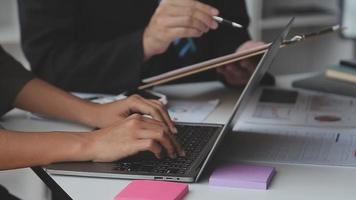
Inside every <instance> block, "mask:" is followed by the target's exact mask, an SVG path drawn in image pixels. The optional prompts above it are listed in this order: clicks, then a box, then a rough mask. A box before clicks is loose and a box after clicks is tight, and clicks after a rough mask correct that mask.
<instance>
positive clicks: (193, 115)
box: [168, 99, 219, 123]
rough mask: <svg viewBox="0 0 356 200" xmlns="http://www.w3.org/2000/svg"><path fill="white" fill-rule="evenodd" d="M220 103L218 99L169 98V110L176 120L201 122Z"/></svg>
mask: <svg viewBox="0 0 356 200" xmlns="http://www.w3.org/2000/svg"><path fill="white" fill-rule="evenodd" d="M218 104H219V100H217V99H215V100H210V101H186V100H169V101H168V112H169V115H170V116H171V118H172V119H173V120H174V121H178V122H192V123H200V122H203V121H204V120H205V119H206V118H207V117H208V116H209V114H210V113H211V112H212V111H213V110H214V109H215V108H216V106H217V105H218Z"/></svg>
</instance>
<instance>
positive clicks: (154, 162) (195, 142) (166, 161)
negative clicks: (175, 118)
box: [114, 125, 219, 175]
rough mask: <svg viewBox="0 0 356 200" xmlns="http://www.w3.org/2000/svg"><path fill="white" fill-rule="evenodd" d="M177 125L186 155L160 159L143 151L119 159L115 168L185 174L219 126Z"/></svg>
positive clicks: (177, 136) (178, 137) (127, 170)
mask: <svg viewBox="0 0 356 200" xmlns="http://www.w3.org/2000/svg"><path fill="white" fill-rule="evenodd" d="M176 127H177V129H178V134H177V135H176V138H177V140H178V141H179V143H180V144H181V145H182V147H183V148H184V150H185V152H186V156H185V157H179V156H178V157H177V158H176V159H171V158H169V157H167V156H165V158H163V159H160V160H159V159H157V158H156V157H155V156H154V155H153V154H152V153H150V152H143V153H139V154H138V155H135V156H132V157H129V158H126V159H123V160H121V161H118V162H117V163H116V164H117V166H116V167H115V168H114V169H115V170H119V171H124V172H125V171H126V172H145V173H160V174H179V175H183V174H185V173H186V171H187V170H188V169H190V167H191V165H192V163H193V162H194V161H195V160H196V159H197V158H198V156H199V155H200V154H201V153H202V150H203V149H204V147H205V145H206V144H207V143H208V142H209V140H210V138H211V137H212V136H213V135H214V133H215V132H216V131H217V129H219V127H203V126H188V125H177V126H176Z"/></svg>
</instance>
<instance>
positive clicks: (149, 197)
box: [114, 180, 188, 200]
mask: <svg viewBox="0 0 356 200" xmlns="http://www.w3.org/2000/svg"><path fill="white" fill-rule="evenodd" d="M187 192H188V185H187V184H183V183H174V182H164V181H149V180H136V181H132V182H131V183H130V184H128V185H127V186H126V187H125V188H124V189H123V190H122V191H121V192H120V193H119V194H117V195H116V197H115V198H114V199H115V200H180V199H182V198H183V197H184V195H185V194H186V193H187Z"/></svg>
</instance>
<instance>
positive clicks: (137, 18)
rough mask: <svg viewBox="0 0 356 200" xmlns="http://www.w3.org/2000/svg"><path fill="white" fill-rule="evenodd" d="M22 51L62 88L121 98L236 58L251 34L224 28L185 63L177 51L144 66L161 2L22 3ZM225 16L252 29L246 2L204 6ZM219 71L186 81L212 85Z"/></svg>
mask: <svg viewBox="0 0 356 200" xmlns="http://www.w3.org/2000/svg"><path fill="white" fill-rule="evenodd" d="M18 2H19V11H20V23H21V32H22V45H23V50H24V52H25V55H26V57H27V58H28V60H29V62H30V64H31V66H32V70H33V72H34V73H35V74H36V75H38V76H39V77H41V78H42V79H44V80H47V81H49V82H51V83H53V84H55V85H57V86H59V87H61V88H64V89H66V90H71V91H81V92H101V93H118V92H121V91H123V90H126V89H132V88H134V87H137V86H138V85H139V84H140V80H141V79H142V78H144V77H148V76H152V75H156V74H160V73H162V72H166V71H169V70H172V69H176V68H179V67H182V66H186V65H190V64H193V63H197V62H200V61H203V60H206V59H209V58H213V57H217V56H221V55H224V54H227V53H231V52H233V51H235V50H236V49H237V47H238V46H239V45H241V44H242V43H243V42H245V41H247V40H249V39H250V37H249V34H248V32H247V30H244V29H242V30H237V29H233V28H231V27H226V26H220V28H219V29H218V30H216V31H211V32H209V33H208V34H205V35H204V36H203V37H201V38H198V39H194V40H195V43H196V44H197V52H196V53H195V54H191V55H189V56H188V57H187V58H185V59H181V58H179V57H178V56H177V54H178V53H177V51H178V50H177V47H175V46H174V45H171V46H170V47H169V49H168V51H167V52H166V53H164V54H162V55H158V56H155V57H153V58H152V59H150V60H149V61H148V62H143V47H142V37H143V31H144V28H145V27H146V26H147V24H148V22H149V20H150V18H151V16H152V14H153V12H154V11H155V9H156V7H157V5H158V3H157V2H158V0H105V1H97V0H18ZM203 2H205V3H208V4H210V5H213V6H215V7H216V8H218V9H219V10H220V13H221V16H222V17H224V18H226V19H231V20H233V21H236V22H239V23H241V24H242V25H243V26H244V27H248V23H249V19H248V15H247V12H246V5H245V1H244V0H203ZM216 78H217V74H216V72H215V71H214V70H212V71H210V72H207V73H201V74H199V75H198V76H192V77H189V78H188V79H186V80H185V81H197V80H212V79H215V80H216Z"/></svg>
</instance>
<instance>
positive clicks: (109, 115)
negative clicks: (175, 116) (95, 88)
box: [89, 95, 177, 133]
mask: <svg viewBox="0 0 356 200" xmlns="http://www.w3.org/2000/svg"><path fill="white" fill-rule="evenodd" d="M135 113H136V114H142V115H149V116H151V117H152V118H153V119H155V120H157V121H160V122H162V123H163V124H164V125H165V126H166V127H169V131H170V132H171V133H177V129H176V128H175V126H174V124H173V122H172V120H171V118H170V117H169V114H168V112H167V110H166V108H165V107H164V105H163V104H162V103H161V102H160V101H158V100H148V99H145V98H143V97H141V96H139V95H132V96H130V97H128V98H126V99H124V100H119V101H116V102H113V103H108V104H95V105H93V109H92V112H90V117H89V118H91V119H90V122H89V125H92V126H95V127H99V128H103V127H107V126H109V125H112V124H114V123H116V122H120V121H123V120H125V119H126V118H127V117H129V116H131V115H132V114H135Z"/></svg>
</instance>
